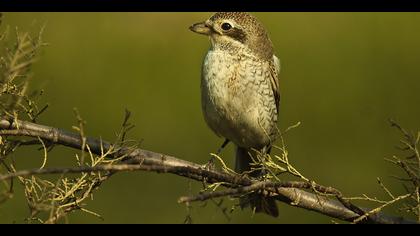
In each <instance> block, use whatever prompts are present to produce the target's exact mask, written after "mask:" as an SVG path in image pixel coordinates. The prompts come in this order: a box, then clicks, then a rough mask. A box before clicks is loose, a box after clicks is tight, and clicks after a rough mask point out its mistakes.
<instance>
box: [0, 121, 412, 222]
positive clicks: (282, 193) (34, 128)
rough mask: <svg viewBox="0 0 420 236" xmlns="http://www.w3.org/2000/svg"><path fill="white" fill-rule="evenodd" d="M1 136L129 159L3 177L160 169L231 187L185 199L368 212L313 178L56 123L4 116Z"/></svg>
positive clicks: (351, 216) (342, 215)
mask: <svg viewBox="0 0 420 236" xmlns="http://www.w3.org/2000/svg"><path fill="white" fill-rule="evenodd" d="M0 136H26V137H32V138H37V139H38V138H41V139H42V140H44V141H47V142H49V143H53V144H61V145H64V146H67V147H70V148H74V149H79V150H80V149H84V150H85V151H89V152H91V153H93V154H96V155H102V154H103V153H104V152H108V151H109V150H115V151H112V152H110V153H111V156H112V157H114V158H118V157H122V156H124V158H123V159H122V160H121V161H120V164H112V165H99V166H94V167H89V166H81V167H75V168H45V169H33V170H24V171H17V172H14V173H10V174H7V175H1V176H0V180H5V179H10V178H13V177H17V176H25V175H26V176H28V175H34V174H55V173H81V172H93V171H134V170H140V171H154V172H158V173H172V174H175V175H179V176H183V177H186V178H189V179H194V180H197V181H206V182H207V183H221V182H223V183H224V185H225V186H226V187H228V188H230V189H228V190H226V191H220V193H219V192H217V193H216V192H213V193H207V195H205V194H202V195H198V196H197V197H195V198H194V197H185V198H181V199H180V202H189V201H196V200H205V199H208V198H211V197H221V196H226V195H232V194H239V193H245V192H250V191H255V190H261V189H263V190H264V191H265V192H266V194H268V195H270V196H273V197H275V198H276V199H277V200H279V201H282V202H284V203H287V204H289V205H292V206H296V207H300V208H304V209H307V210H311V211H315V212H318V213H321V214H324V215H327V216H330V217H333V218H337V219H340V220H344V221H349V222H353V221H354V220H355V219H358V218H360V217H362V216H364V215H365V214H366V212H365V211H363V210H362V209H360V208H358V207H357V206H354V205H353V204H351V203H350V202H349V201H347V200H343V198H342V196H341V193H340V192H339V191H338V190H336V189H334V188H330V187H323V186H321V185H317V184H312V183H308V182H296V181H290V182H269V181H267V182H260V181H256V180H253V179H250V178H248V177H247V176H241V175H235V174H230V173H224V172H221V171H217V170H207V169H204V168H203V167H202V165H199V164H196V163H192V162H188V161H185V160H181V159H178V158H176V157H173V156H169V155H166V154H161V153H157V152H152V151H148V150H143V149H140V148H136V149H130V148H124V147H121V148H118V147H116V146H115V145H113V144H111V143H109V142H105V141H102V140H98V139H94V138H87V139H86V142H83V140H82V137H81V135H80V134H75V133H71V132H68V131H65V130H61V129H58V128H54V127H49V126H44V125H40V124H35V123H31V122H27V121H20V120H14V121H13V122H12V121H9V120H7V119H0ZM300 188H304V189H312V190H316V191H318V192H320V193H323V194H329V195H333V196H335V197H336V198H337V199H338V200H339V201H336V200H333V199H329V198H327V197H326V196H321V195H320V194H314V193H310V192H307V191H304V190H301V189H300ZM365 218H366V219H364V220H363V221H362V222H363V223H415V222H413V221H409V220H406V219H403V218H401V217H394V216H386V215H383V214H380V213H374V214H369V215H366V216H365Z"/></svg>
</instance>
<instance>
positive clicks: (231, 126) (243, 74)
mask: <svg viewBox="0 0 420 236" xmlns="http://www.w3.org/2000/svg"><path fill="white" fill-rule="evenodd" d="M265 74H266V73H265V69H264V66H263V63H262V62H261V61H258V60H255V59H254V58H252V57H250V56H247V55H244V54H240V53H235V54H231V53H226V52H224V51H222V50H214V51H213V50H210V51H209V52H208V53H207V55H206V57H205V59H204V63H203V68H202V81H201V94H202V108H203V113H204V117H205V120H206V122H207V124H208V125H209V127H210V128H211V129H212V130H213V131H214V132H215V133H216V134H218V135H219V136H223V137H225V138H228V139H230V140H232V141H233V142H235V143H236V144H237V145H241V146H250V147H256V146H261V145H263V144H264V145H265V144H266V143H267V142H268V141H267V140H268V139H269V138H268V137H266V136H267V135H266V134H267V133H270V132H271V129H272V127H273V123H274V125H275V124H276V121H277V114H274V113H273V112H276V111H275V105H274V99H273V96H272V95H270V94H266V93H265V91H270V92H271V89H270V87H269V84H268V83H269V82H268V81H269V80H268V79H267V78H265V77H266V76H265ZM267 104H268V106H269V107H264V106H267ZM272 108H274V109H272ZM270 112H271V113H273V114H269V113H270ZM267 130H268V131H267ZM255 140H258V142H261V143H255Z"/></svg>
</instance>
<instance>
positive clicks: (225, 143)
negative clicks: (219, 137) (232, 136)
mask: <svg viewBox="0 0 420 236" xmlns="http://www.w3.org/2000/svg"><path fill="white" fill-rule="evenodd" d="M229 142H230V141H229V139H225V141H224V142H223V144H222V146H220V147H219V149H217V152H216V155H218V156H219V155H220V153H222V151H223V148H225V147H226V146H227V145H228V143H229Z"/></svg>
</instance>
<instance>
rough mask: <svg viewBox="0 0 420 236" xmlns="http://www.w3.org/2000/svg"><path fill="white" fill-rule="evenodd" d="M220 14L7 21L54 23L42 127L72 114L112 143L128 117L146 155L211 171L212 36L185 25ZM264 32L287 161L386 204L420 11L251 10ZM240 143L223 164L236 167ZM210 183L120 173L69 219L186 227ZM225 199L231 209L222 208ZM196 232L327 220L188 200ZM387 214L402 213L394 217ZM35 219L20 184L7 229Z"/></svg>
mask: <svg viewBox="0 0 420 236" xmlns="http://www.w3.org/2000/svg"><path fill="white" fill-rule="evenodd" d="M210 15H211V13H5V14H4V24H3V25H2V26H1V29H4V28H5V27H6V26H7V25H9V26H10V27H11V30H12V31H13V29H14V27H15V26H17V27H18V28H19V29H20V30H29V31H33V32H37V30H38V29H39V28H40V27H42V26H43V25H44V24H45V25H46V28H45V32H44V41H46V42H48V43H49V46H47V47H46V48H44V49H43V51H42V53H41V55H40V57H39V61H38V62H37V63H36V64H35V67H34V69H33V73H34V78H33V80H32V81H30V88H31V89H32V90H41V89H42V90H44V94H43V95H42V98H41V100H40V104H45V103H48V104H49V105H50V106H49V108H48V110H47V111H46V112H45V113H44V114H43V115H42V116H41V117H40V119H39V122H40V123H42V124H47V125H51V126H55V127H61V128H65V129H68V130H70V129H71V126H72V125H74V124H76V118H75V116H74V114H73V108H74V107H76V108H78V110H79V111H80V114H81V116H82V117H83V118H84V119H85V120H86V121H87V124H86V132H87V134H88V135H89V136H95V137H102V138H103V139H106V140H114V138H115V133H116V132H117V131H118V130H119V128H120V125H121V122H122V120H123V117H124V109H128V110H130V111H131V112H132V113H133V115H132V120H131V122H132V123H134V124H135V125H136V127H135V129H134V130H133V131H131V132H130V137H131V138H133V139H139V140H140V139H141V140H143V141H142V144H141V147H142V148H144V149H148V150H153V151H157V152H162V153H167V154H170V155H173V156H176V157H180V158H183V159H186V160H189V161H193V162H198V163H203V164H204V163H206V162H207V161H208V160H209V158H210V155H209V153H211V152H215V151H216V150H217V148H218V147H219V145H220V144H221V143H222V141H223V140H222V139H220V138H218V137H216V136H215V135H214V134H213V133H212V132H211V131H210V129H208V128H207V127H206V124H205V122H204V120H203V118H202V114H201V106H200V68H201V62H202V59H203V57H204V55H205V53H206V51H207V49H208V47H209V41H208V39H207V38H205V37H203V36H200V35H197V34H193V33H192V32H190V31H189V30H188V27H189V26H190V25H191V24H193V23H195V22H198V21H202V20H204V19H207V18H208V17H209V16H210ZM255 15H256V16H257V17H258V18H259V19H260V20H261V21H262V22H263V24H264V25H265V26H266V28H267V29H268V31H269V33H270V35H271V39H272V41H273V43H274V45H275V52H276V54H277V55H278V56H279V58H280V60H281V65H282V69H281V73H280V91H281V102H280V119H279V127H280V129H281V130H284V129H286V128H287V127H288V126H290V125H293V124H295V123H297V122H298V121H300V122H302V124H301V126H300V127H299V128H297V129H293V130H292V131H290V132H288V133H287V134H286V136H285V141H286V145H287V147H288V151H289V155H290V156H289V158H290V160H291V162H292V164H293V165H294V166H295V167H297V168H298V169H299V171H300V172H301V173H303V174H304V175H305V176H306V177H308V178H310V179H313V180H315V181H316V182H317V183H319V184H323V185H329V186H334V187H337V188H338V189H340V190H341V191H342V192H343V193H344V194H345V195H347V196H356V195H361V194H368V195H369V196H377V197H379V198H381V197H382V198H386V194H385V193H384V192H383V191H382V190H381V188H380V187H379V185H378V184H377V182H376V178H377V177H381V179H382V180H383V182H384V183H385V184H387V185H388V186H389V187H390V189H391V190H393V191H394V192H395V193H401V192H403V191H404V189H403V187H402V186H401V184H400V183H398V182H397V181H395V180H394V179H393V178H390V176H391V175H395V174H398V173H399V172H398V170H397V169H396V168H395V167H394V166H392V165H391V164H389V163H387V162H386V161H384V158H386V157H391V156H392V155H394V154H399V152H398V150H397V149H396V148H395V146H396V145H398V141H399V133H398V132H397V131H396V130H394V129H392V128H391V127H390V125H389V123H388V121H387V120H388V119H389V118H394V119H396V120H397V121H398V122H399V123H400V124H401V125H403V126H404V127H406V128H407V129H410V130H414V131H417V130H418V129H419V128H420V122H419V121H420V109H419V102H420V98H419V92H420V70H419V66H420V64H419V62H420V43H419V42H420V13H255ZM232 149H233V148H232V146H231V145H229V146H228V148H227V149H226V150H225V151H224V152H223V154H222V157H223V158H224V159H225V160H226V162H227V163H228V164H229V165H230V166H233V150H232ZM74 154H75V151H74V150H68V149H66V148H62V147H56V148H54V150H53V151H52V152H51V154H50V157H49V163H48V166H50V167H51V166H66V165H70V164H73V163H75V157H74ZM14 156H15V159H16V162H17V167H18V168H21V169H23V168H29V167H31V168H36V167H38V166H39V165H40V163H42V150H39V151H37V150H34V149H33V148H30V147H26V148H23V149H22V150H20V151H19V152H18V153H16V154H15V155H14ZM200 187H201V184H200V183H196V182H193V181H189V180H187V179H184V178H181V177H178V176H175V175H170V174H156V173H145V172H132V173H119V174H117V175H115V176H113V177H112V178H111V179H110V180H108V181H107V182H105V183H104V184H103V185H102V186H101V188H100V189H99V190H98V191H96V194H95V195H94V199H93V200H92V201H87V203H88V205H87V206H86V208H87V209H89V210H92V211H95V212H96V213H98V214H100V215H101V216H102V217H103V218H104V220H101V219H98V218H96V217H94V216H92V215H89V214H86V213H76V214H71V215H70V216H69V218H68V220H69V222H70V223H182V222H183V221H184V219H185V217H186V216H187V214H188V210H187V207H186V206H185V205H183V204H178V203H177V200H178V198H179V197H180V196H184V195H189V194H194V193H197V191H198V190H199V189H200ZM225 202H226V203H228V202H229V200H225ZM192 206H193V207H192V209H191V212H190V213H191V217H192V220H193V223H331V219H330V218H328V217H325V216H322V215H320V214H317V213H312V212H309V211H305V210H301V209H297V208H293V207H290V206H287V205H285V204H279V208H280V217H279V218H278V219H274V218H271V217H269V216H265V215H255V216H251V212H250V211H249V210H245V211H240V210H235V211H234V213H233V214H232V215H231V219H230V221H229V220H227V218H226V217H225V216H224V215H223V213H222V212H221V211H220V209H219V208H218V207H216V206H215V205H214V204H212V203H211V202H208V203H207V204H202V203H195V204H193V205H192ZM386 212H388V213H392V214H398V212H395V211H393V209H386ZM27 216H28V209H27V205H26V204H25V200H24V197H23V192H22V189H21V188H20V187H19V186H16V188H15V197H14V198H13V199H11V200H9V201H7V202H6V203H4V204H1V205H0V223H13V222H17V223H22V222H24V218H25V217H27Z"/></svg>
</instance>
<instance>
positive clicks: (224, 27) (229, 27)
mask: <svg viewBox="0 0 420 236" xmlns="http://www.w3.org/2000/svg"><path fill="white" fill-rule="evenodd" d="M222 29H223V30H224V31H228V30H230V29H232V25H231V24H229V23H223V24H222Z"/></svg>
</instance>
